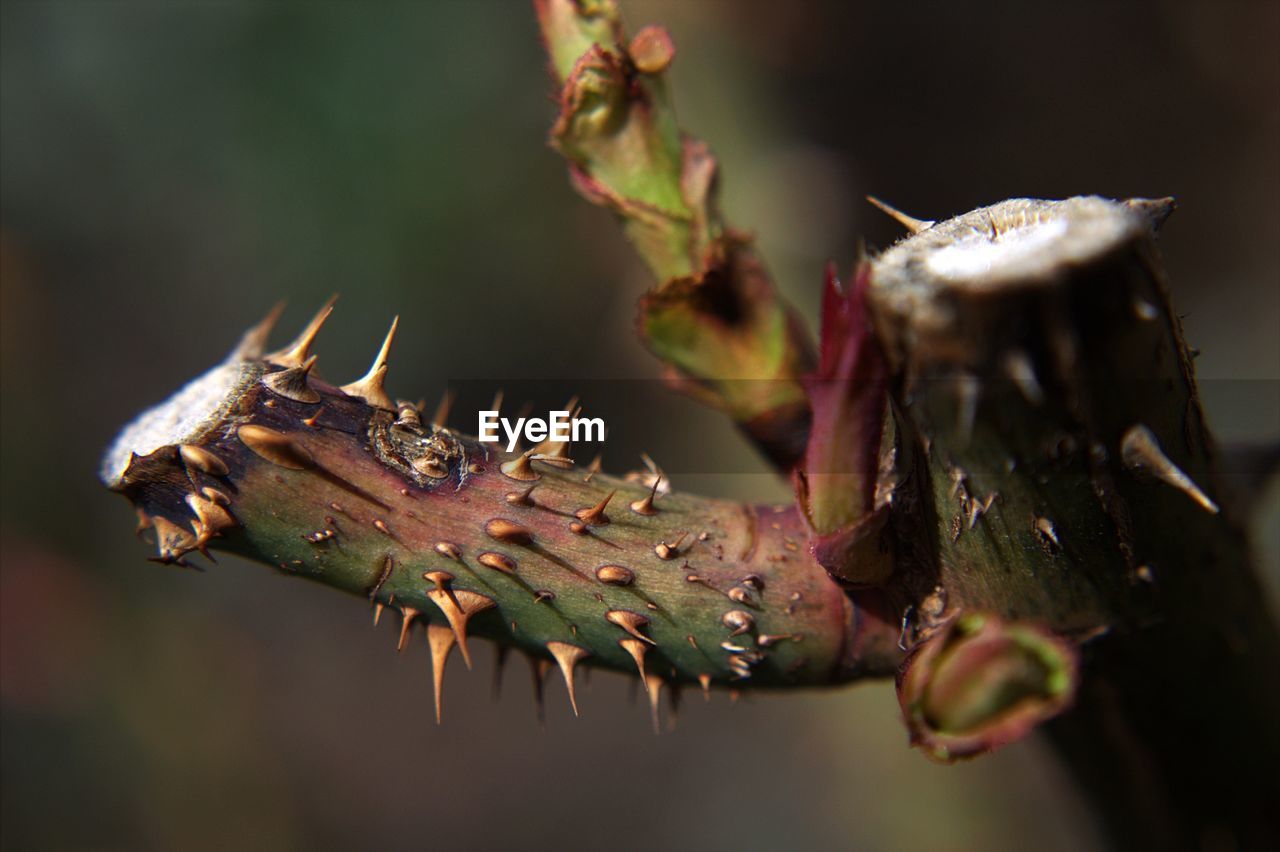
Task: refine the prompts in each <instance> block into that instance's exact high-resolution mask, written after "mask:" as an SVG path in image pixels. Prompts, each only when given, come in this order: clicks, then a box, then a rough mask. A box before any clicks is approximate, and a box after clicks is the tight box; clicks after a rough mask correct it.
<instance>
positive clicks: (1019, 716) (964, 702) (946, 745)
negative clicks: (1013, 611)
mask: <svg viewBox="0 0 1280 852" xmlns="http://www.w3.org/2000/svg"><path fill="white" fill-rule="evenodd" d="M1077 682H1078V665H1077V655H1076V652H1075V650H1074V649H1073V648H1072V647H1070V646H1069V645H1068V644H1067V643H1066V642H1064V641H1062V640H1061V639H1059V638H1057V637H1055V636H1053V635H1052V634H1050V633H1048V632H1047V631H1045V630H1043V629H1042V628H1040V627H1038V626H1036V625H1033V624H1027V623H1020V622H1012V623H1009V622H1004V621H1002V620H1000V619H999V618H996V617H995V616H992V615H987V614H977V613H975V614H971V615H965V616H962V617H960V618H959V619H957V620H956V621H955V622H954V623H953V624H952V625H951V626H950V627H949V628H948V629H946V630H945V631H943V632H942V633H939V634H938V635H936V636H934V637H932V638H930V639H929V640H928V641H926V642H924V643H922V644H921V645H920V646H919V647H918V648H917V649H916V650H915V651H914V652H913V653H912V655H911V656H910V657H908V658H907V661H906V662H905V663H904V664H903V667H902V670H901V672H900V673H899V675H898V700H899V702H900V703H901V705H902V712H903V714H904V716H905V717H906V721H907V726H908V728H909V729H910V731H911V740H912V743H913V744H914V745H918V746H920V747H922V748H924V749H925V751H926V752H927V753H928V754H929V756H930V757H932V758H934V759H935V760H939V761H944V762H950V761H952V760H955V759H957V758H961V757H970V756H972V755H976V754H981V753H983V752H987V751H991V750H993V749H996V748H999V747H1000V746H1002V745H1005V744H1006V743H1010V742H1013V741H1014V740H1017V739H1020V738H1021V737H1022V736H1024V735H1025V734H1026V733H1027V732H1028V731H1030V730H1031V729H1032V728H1033V727H1035V726H1036V725H1037V724H1039V723H1040V722H1043V721H1044V720H1046V719H1049V718H1052V717H1053V716H1056V715H1058V714H1059V713H1061V712H1062V711H1063V710H1065V709H1066V708H1067V706H1068V705H1069V704H1070V703H1071V699H1072V697H1073V696H1074V694H1075V690H1076V685H1077Z"/></svg>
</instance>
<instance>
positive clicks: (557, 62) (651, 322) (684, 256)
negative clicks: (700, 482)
mask: <svg viewBox="0 0 1280 852" xmlns="http://www.w3.org/2000/svg"><path fill="white" fill-rule="evenodd" d="M534 7H535V9H536V11H537V14H538V20H539V23H540V25H541V29H542V36H543V40H544V42H545V44H546V47H547V52H548V54H549V55H550V58H551V66H552V73H553V75H554V76H555V79H556V82H557V85H558V86H560V94H559V102H560V115H559V117H558V119H557V121H556V124H555V126H554V127H553V128H552V131H551V144H552V145H553V146H554V147H555V148H556V149H557V150H559V151H560V153H562V154H563V155H564V157H565V159H566V160H568V162H569V174H570V177H571V179H572V181H573V184H574V186H575V187H576V188H577V189H578V191H579V192H581V193H582V194H583V195H584V196H585V197H586V198H587V199H589V200H590V201H592V202H593V203H596V204H599V205H602V206H604V207H608V208H609V209H611V210H612V211H614V213H615V214H617V216H618V217H619V219H620V221H621V223H622V228H623V230H624V231H625V232H626V234H627V236H628V237H629V238H630V240H631V242H632V243H633V244H634V245H635V247H636V250H637V251H638V252H639V253H640V256H641V258H642V259H643V260H644V261H645V263H646V264H647V265H648V267H649V269H650V271H651V272H652V273H653V276H654V278H655V279H657V281H658V286H657V287H656V288H655V289H654V290H652V291H650V292H649V293H648V294H647V295H646V296H645V297H644V298H643V299H642V300H641V302H640V316H639V321H638V329H639V333H640V336H641V338H642V339H644V340H645V341H646V342H647V343H648V345H649V347H650V348H651V349H652V350H653V352H654V354H656V355H657V356H658V357H659V358H661V359H663V360H664V361H666V362H667V363H668V364H669V365H670V367H671V369H672V373H671V374H670V375H671V378H672V379H673V380H674V381H675V383H676V385H677V386H678V387H680V388H681V389H682V390H684V391H686V392H687V393H690V394H692V395H693V396H695V397H697V398H699V399H701V400H702V401H704V402H706V403H707V404H709V405H712V406H715V407H717V408H720V409H723V410H724V411H725V412H726V413H727V414H728V415H729V416H730V417H731V418H732V419H733V421H734V422H735V423H737V424H738V425H739V426H740V427H741V428H742V429H743V431H744V432H745V433H746V434H747V436H748V437H750V438H751V439H752V440H753V441H754V442H755V443H756V445H757V446H758V447H759V448H760V449H761V451H762V452H764V454H765V455H766V456H767V457H768V458H769V459H771V460H772V461H773V462H774V463H775V464H776V465H777V467H778V468H779V469H781V470H784V471H786V470H790V469H791V467H792V466H793V465H794V464H795V463H796V462H797V461H798V460H799V459H800V456H801V455H802V454H803V452H804V445H805V439H806V435H807V432H808V420H809V406H808V403H807V398H806V395H805V391H804V388H803V386H802V384H801V380H802V378H803V377H804V376H805V375H806V374H807V373H808V372H809V371H810V369H811V368H812V364H813V354H812V346H811V344H810V342H809V336H808V334H807V332H806V330H805V328H804V326H803V324H802V323H801V322H800V321H799V319H798V317H797V315H796V314H795V312H794V311H793V310H792V309H791V307H790V306H788V305H787V304H786V303H785V302H784V301H783V299H782V298H781V297H780V296H779V295H778V293H777V291H776V290H775V288H774V286H773V283H772V281H771V280H770V278H769V274H768V272H767V271H766V270H765V268H764V265H763V264H762V263H761V261H760V259H759V258H758V257H757V256H756V254H755V252H754V250H753V249H752V246H751V240H750V238H748V237H747V236H746V235H744V234H741V233H738V232H736V231H733V230H732V229H730V228H729V227H728V226H727V225H726V224H725V223H724V221H723V219H722V217H721V215H720V211H719V208H718V205H717V203H716V195H717V191H716V183H717V166H716V161H715V158H714V157H713V156H712V155H711V152H710V150H708V148H707V146H706V145H704V144H703V143H702V142H701V141H699V140H697V139H693V138H690V137H688V136H685V135H684V134H683V133H682V132H681V130H680V127H679V124H678V123H677V121H676V116H675V110H674V109H673V107H672V104H671V98H670V94H669V92H668V89H667V82H666V71H667V69H668V67H669V66H670V65H671V62H672V60H673V58H674V56H675V48H674V47H673V46H672V43H671V39H670V36H668V35H667V33H666V32H665V31H664V30H663V29H662V28H661V27H645V28H644V29H642V30H641V31H640V32H639V33H637V34H636V36H635V37H634V38H632V39H631V40H630V41H629V42H628V41H627V38H626V34H625V33H624V32H623V28H622V22H621V17H620V15H619V12H618V8H617V5H616V4H615V3H614V2H613V0H535V2H534Z"/></svg>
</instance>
